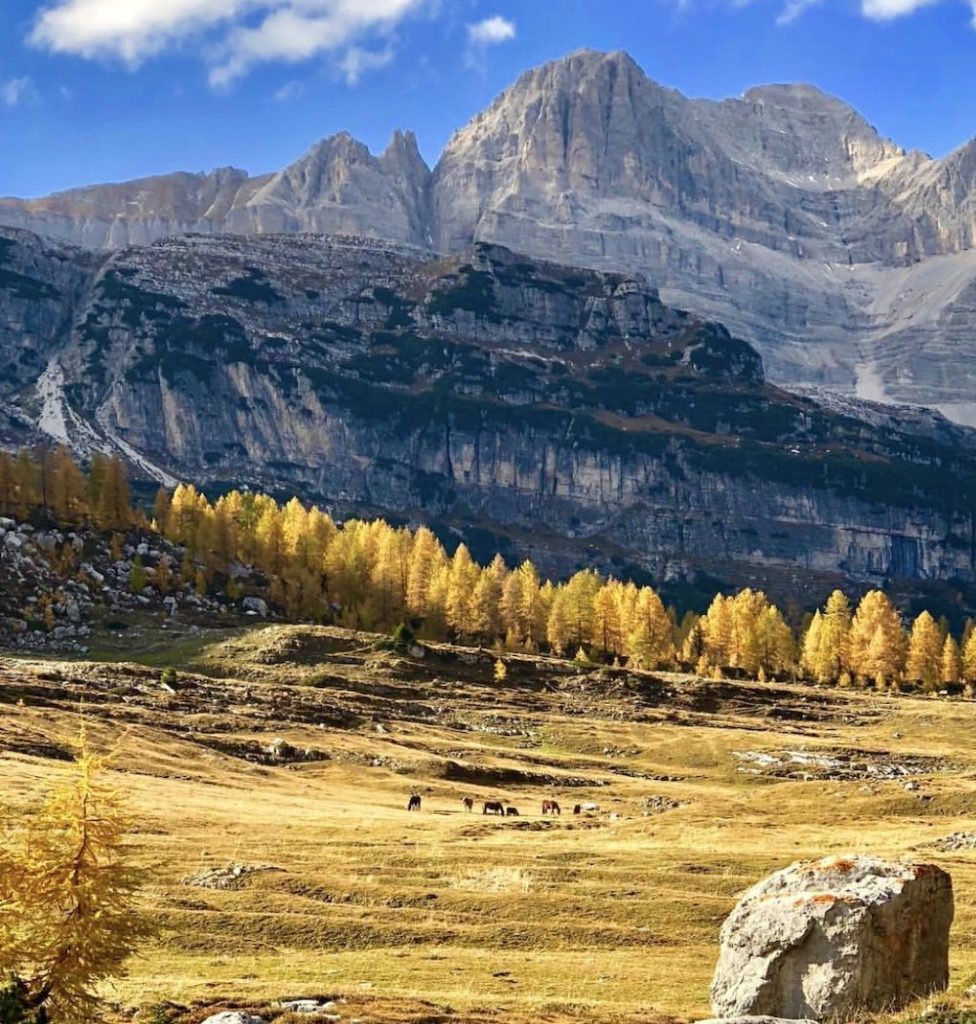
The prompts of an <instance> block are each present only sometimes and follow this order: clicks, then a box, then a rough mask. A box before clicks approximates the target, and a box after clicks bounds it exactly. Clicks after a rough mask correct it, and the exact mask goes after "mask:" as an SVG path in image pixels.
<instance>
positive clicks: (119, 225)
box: [0, 51, 976, 425]
mask: <svg viewBox="0 0 976 1024" xmlns="http://www.w3.org/2000/svg"><path fill="white" fill-rule="evenodd" d="M0 224H6V225H12V226H15V227H20V228H26V229H30V230H33V231H36V232H39V233H41V234H44V235H47V236H50V237H52V238H55V239H59V240H61V241H64V242H69V243H72V244H80V245H85V246H88V247H92V248H108V249H118V248H124V247H125V246H127V245H133V244H139V245H141V244H146V243H149V242H151V241H154V240H157V239H160V238H164V237H167V236H170V235H174V234H180V233H187V232H192V233H200V234H216V233H227V232H233V233H240V234H246V235H252V234H268V233H277V232H283V231H288V232H316V233H329V234H337V233H343V234H354V235H361V236H368V237H372V238H379V239H389V240H392V241H396V242H404V243H409V244H413V245H420V246H430V247H432V248H434V249H436V250H438V251H441V252H445V253H452V252H457V251H460V250H463V249H465V248H467V247H468V246H470V245H471V244H472V243H474V242H478V241H486V242H492V243H497V244H501V245H505V246H507V247H509V248H512V249H515V250H517V251H519V252H524V253H527V254H529V255H531V256H533V257H536V258H539V259H549V260H555V261H558V262H561V263H566V264H571V265H574V266H580V265H582V266H589V267H594V268H599V269H604V270H611V271H621V270H622V271H627V272H640V273H643V274H644V275H646V276H647V277H648V279H649V280H651V281H652V282H653V284H654V285H655V286H656V287H658V288H659V289H660V291H661V294H662V296H663V297H664V299H665V301H666V302H668V303H669V304H672V305H677V306H680V307H682V308H686V309H689V310H691V311H692V312H694V313H696V314H697V315H699V316H702V317H705V318H708V319H715V320H719V321H721V322H722V323H724V324H725V325H726V326H727V327H728V328H729V329H730V330H731V331H732V332H733V333H734V334H736V335H737V336H739V337H742V338H744V339H746V340H747V341H749V342H750V343H751V344H753V345H755V346H756V347H757V348H758V349H759V351H760V353H761V354H762V356H763V358H764V360H765V362H766V365H767V369H768V371H769V373H770V376H771V378H772V379H774V380H776V381H779V382H782V383H787V384H795V383H800V384H808V385H825V386H827V387H830V388H832V389H834V390H837V391H841V392H844V393H848V394H856V395H858V396H859V397H862V398H866V399H876V400H889V401H900V402H913V403H919V404H924V405H929V406H932V407H935V408H938V409H941V410H942V411H944V412H946V413H947V414H948V415H950V416H951V417H952V418H955V419H957V420H958V421H959V422H964V423H970V424H974V425H976V403H974V402H973V399H972V394H973V390H974V387H973V386H974V383H976V353H973V352H972V351H971V350H972V346H971V344H970V333H969V325H970V324H971V323H972V320H973V316H974V315H976V247H974V243H976V238H974V236H976V142H972V143H969V144H968V145H966V146H963V147H962V148H961V149H959V150H958V151H956V152H955V153H952V154H950V155H949V156H947V157H945V158H944V159H941V160H934V159H931V158H930V157H927V156H925V155H924V154H922V153H918V152H905V151H904V150H902V149H901V148H900V147H899V146H898V145H897V144H896V143H894V142H892V141H890V140H887V139H885V138H883V137H881V136H880V135H879V134H878V132H877V131H876V130H875V129H874V128H872V127H871V125H869V124H868V123H867V122H866V121H865V120H864V119H863V118H862V117H861V116H860V115H859V114H858V113H857V112H856V111H855V110H853V109H852V108H851V107H850V106H848V105H847V104H845V103H843V102H842V101H840V100H838V99H836V98H834V97H832V96H828V95H826V94H824V93H822V92H821V91H819V90H818V89H816V88H814V87H812V86H809V85H769V86H762V87H759V88H755V89H750V90H749V91H748V92H746V93H745V94H744V95H743V96H741V97H739V98H737V99H729V100H724V101H721V102H714V101H710V100H697V99H688V98H686V97H684V96H682V95H681V94H680V93H678V92H676V91H674V90H671V89H667V88H664V87H662V86H661V85H658V84H657V83H656V82H654V81H652V80H651V79H650V78H648V77H647V75H645V74H644V72H643V71H642V70H641V69H640V68H639V67H638V66H637V64H636V63H635V62H634V61H633V60H632V59H631V58H630V57H628V56H627V55H626V54H624V53H609V54H608V53H596V52H593V51H581V52H579V53H574V54H571V55H569V56H568V57H565V58H563V59H561V60H557V61H553V62H551V63H549V64H546V65H544V66H542V67H539V68H535V69H533V70H531V71H527V72H526V73H525V74H523V75H522V76H521V77H520V78H519V79H518V81H516V82H515V83H514V84H513V85H512V86H511V88H509V89H507V90H506V91H505V92H503V93H502V94H501V95H500V96H499V97H498V98H497V99H496V100H495V101H494V102H493V103H492V104H491V105H490V106H489V107H488V108H487V109H486V110H485V111H484V112H482V113H481V114H479V115H478V116H477V117H475V118H474V119H473V120H472V121H471V122H470V123H469V124H468V125H466V126H465V127H464V128H462V129H461V130H460V131H458V132H457V133H456V134H455V135H454V137H453V138H452V139H451V140H450V142H449V143H448V145H447V146H446V148H445V150H444V152H443V153H442V155H441V157H440V159H439V161H438V163H437V165H436V167H435V168H434V169H433V171H431V170H430V169H429V168H428V167H427V165H426V163H425V162H424V160H423V158H422V157H421V156H420V153H419V151H418V149H417V144H416V140H415V139H414V138H413V136H412V135H411V134H410V133H405V134H404V133H400V132H397V133H396V134H395V135H394V137H393V140H392V141H391V143H390V145H389V147H388V148H387V149H386V151H385V152H383V153H382V154H380V155H379V156H376V155H374V154H372V153H370V152H369V151H368V150H367V148H366V147H365V146H364V145H362V144H361V143H359V142H357V141H356V140H354V139H353V138H352V137H350V136H349V135H347V134H344V133H342V134H339V135H336V136H333V137H331V138H329V139H326V140H324V141H322V142H320V143H318V144H316V145H315V146H313V147H312V148H311V149H310V150H309V152H308V153H306V154H305V155H304V156H302V157H301V158H299V159H298V160H296V161H295V162H294V163H293V164H291V165H290V166H289V167H287V168H285V169H284V170H282V171H280V172H279V173H276V174H272V175H265V176H263V177H258V178H250V177H248V176H247V174H246V173H245V172H243V171H239V170H236V169H233V168H223V169H219V170H216V171H213V172H212V173H210V174H172V175H167V176H163V177H158V178H150V179H144V180H141V181H135V182H129V183H124V184H120V185H103V186H94V187H90V188H81V189H75V190H71V191H68V192H64V193H59V194H57V195H54V196H49V197H46V198H41V199H34V200H17V199H4V200H0Z"/></svg>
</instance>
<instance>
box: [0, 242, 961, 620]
mask: <svg viewBox="0 0 976 1024" xmlns="http://www.w3.org/2000/svg"><path fill="white" fill-rule="evenodd" d="M0 237H2V232H0ZM85 258H86V259H88V258H89V257H85ZM86 273H87V275H88V276H87V277H86V278H85V280H86V281H87V285H86V287H85V288H84V289H83V291H82V294H81V295H80V297H79V299H78V300H77V302H75V303H74V305H73V307H72V308H73V313H72V314H71V316H70V318H69V324H70V326H69V329H68V330H67V332H66V333H58V332H54V333H52V334H51V335H50V336H48V337H46V340H45V345H46V346H47V348H46V349H45V352H51V353H53V355H52V356H51V360H50V361H49V368H48V369H47V370H45V373H44V374H43V375H42V379H39V380H38V382H37V387H36V389H35V390H34V392H32V391H31V389H30V388H26V389H22V391H21V392H20V393H18V396H17V400H16V402H15V401H11V402H10V403H9V404H8V406H7V408H8V409H9V410H10V414H11V416H14V417H15V418H19V420H20V421H27V422H34V423H36V424H38V426H39V427H40V429H41V430H42V431H44V432H46V433H48V434H49V435H51V436H54V437H57V436H58V434H57V431H58V430H62V429H63V430H64V431H65V432H66V435H67V436H68V439H69V440H70V441H71V443H72V444H74V445H75V446H76V447H77V448H79V449H80V450H82V451H83V450H85V449H86V446H87V447H91V446H93V445H99V446H104V447H108V448H110V449H113V450H116V451H120V452H122V453H124V454H125V456H126V457H127V458H128V459H130V460H131V461H132V462H134V463H135V464H136V465H137V466H139V467H141V468H142V469H143V471H144V472H145V473H146V474H147V475H149V476H152V477H155V478H156V479H157V480H161V481H164V482H165V481H172V480H177V479H187V480H193V481H195V482H197V483H199V484H205V485H210V486H213V487H214V488H220V487H226V486H230V485H237V486H240V485H244V484H246V485H251V486H255V487H260V488H263V489H266V490H270V491H273V492H276V493H280V492H291V493H298V494H300V495H302V496H303V497H305V498H308V499H311V500H316V501H320V502H324V503H325V504H326V505H327V507H328V508H329V509H330V510H331V511H333V512H334V513H335V514H336V515H339V516H345V515H351V514H357V515H364V514H366V515H377V514H393V515H396V516H400V517H402V516H409V517H412V518H414V519H416V520H418V521H426V522H432V521H433V522H435V523H439V524H441V525H443V526H445V527H446V528H450V529H462V530H467V531H471V530H472V529H474V530H477V531H479V532H480V531H484V532H483V533H481V536H482V539H483V545H484V547H483V549H481V550H480V551H479V552H478V553H479V554H481V555H487V556H489V557H490V553H491V550H488V548H489V545H490V548H491V549H492V550H493V549H496V548H498V547H500V548H502V549H503V550H504V551H505V552H506V554H507V555H508V556H509V558H518V557H520V556H522V555H523V554H531V556H532V557H533V558H534V559H536V560H537V561H538V562H539V563H540V564H541V565H542V567H543V568H544V569H545V571H547V572H552V573H563V572H567V571H572V570H574V569H575V568H576V567H578V566H579V565H580V564H594V563H595V564H599V565H602V566H604V567H605V568H607V569H608V570H612V571H615V572H617V573H618V574H619V573H621V572H624V571H628V572H629V571H635V570H640V569H644V570H649V571H651V572H653V573H654V574H655V576H656V578H657V579H659V580H669V579H677V578H686V577H689V576H694V575H695V574H696V573H698V572H700V571H707V572H709V573H711V574H712V575H716V576H718V577H719V578H720V579H722V580H728V581H729V582H730V583H736V584H744V583H746V582H748V583H749V584H750V585H753V586H755V585H759V583H760V582H761V583H762V584H764V585H766V586H767V587H768V588H769V589H770V591H771V592H772V593H773V594H774V595H776V594H777V593H783V592H789V594H790V596H791V598H793V599H795V598H796V596H797V590H796V588H797V586H798V585H799V584H798V583H797V581H796V580H795V579H794V578H793V575H794V574H793V573H792V570H793V569H794V568H795V567H802V568H803V569H804V573H803V574H802V578H803V582H804V583H805V584H808V585H809V586H810V587H811V589H812V591H813V593H812V595H811V596H812V597H813V599H815V600H821V599H822V597H823V593H824V592H825V591H827V590H829V589H830V587H831V586H834V585H837V584H838V583H839V582H841V581H842V580H843V578H848V579H850V578H853V579H856V580H859V581H860V580H863V581H869V582H872V583H877V582H881V581H883V580H884V579H886V578H888V577H891V576H900V577H909V578H914V579H929V580H948V579H956V580H971V579H973V576H974V574H976V571H974V555H973V549H972V546H971V544H970V543H969V538H970V536H971V513H970V508H971V503H970V495H971V493H972V492H973V491H974V490H976V442H974V435H973V434H972V432H971V431H967V430H965V429H962V428H958V427H955V426H953V425H952V424H950V423H948V422H947V421H946V420H945V419H943V418H942V417H940V416H938V415H936V414H932V413H926V412H916V413H914V414H913V415H911V416H909V415H907V414H904V413H901V414H899V415H898V416H893V415H892V414H891V411H890V410H886V409H882V410H877V409H873V408H868V407H864V406H863V405H858V404H857V403H855V402H853V401H851V400H846V399H845V400H843V401H840V400H838V401H837V402H836V403H835V404H836V408H835V407H833V406H825V405H824V404H822V403H821V402H820V401H819V399H816V400H815V399H814V398H811V397H807V396H804V395H794V394H788V393H786V392H784V391H782V390H781V389H779V388H776V387H774V386H772V385H770V384H768V383H767V382H766V380H765V377H764V373H763V366H762V362H761V360H760V359H759V357H758V356H757V354H756V352H755V350H754V349H752V348H751V347H750V346H749V345H747V344H745V343H744V342H742V341H739V340H737V339H736V338H734V337H732V336H731V335H730V334H729V333H728V332H727V331H726V330H725V329H724V328H722V327H721V326H720V325H718V324H714V323H708V322H703V321H701V320H699V319H697V318H696V317H693V316H690V315H688V314H686V313H682V312H680V311H678V310H675V309H673V308H671V307H670V306H668V305H666V304H665V303H663V302H662V301H661V298H660V296H659V295H658V294H657V292H656V291H655V289H653V288H652V287H650V286H649V285H648V283H647V282H646V280H644V279H642V278H640V277H639V276H637V275H628V274H611V273H608V272H599V271H586V270H578V269H574V268H569V267H561V266H557V265H554V264H549V263H543V262H541V261H537V260H531V259H527V258H526V257H522V256H517V255H515V254H513V253H511V252H509V251H507V250H503V249H500V248H498V247H494V246H488V245H478V246H475V247H473V248H472V249H470V250H467V251H465V252H464V253H462V254H459V255H458V256H456V257H451V258H445V259H438V258H434V257H433V256H432V255H431V254H430V253H429V252H425V251H422V250H418V249H415V248H409V247H403V246H394V245H392V244H389V243H379V242H375V241H369V240H365V239H359V240H356V239H349V238H345V239H325V238H322V237H319V236H293V235H276V236H262V237H260V238H242V237H239V236H193V237H186V238H179V239H173V240H169V241H166V242H160V243H156V244H154V245H152V246H149V247H141V248H131V249H127V250H122V251H120V252H116V253H112V254H107V255H104V256H103V257H102V258H101V262H100V263H99V264H98V266H97V268H96V269H95V271H91V270H89V271H86ZM18 308H19V307H16V306H15V305H14V304H11V305H10V306H9V307H8V306H6V305H5V299H4V293H3V291H2V290H0V322H3V321H6V322H8V323H10V324H11V325H12V326H13V327H14V333H16V322H17V321H16V317H17V316H20V315H22V314H21V313H20V312H18ZM8 310H9V311H10V312H9V315H8ZM947 476H951V477H952V479H953V480H954V482H955V486H954V487H953V488H952V490H951V492H949V493H947V491H946V488H945V480H946V479H947ZM525 536H531V537H532V538H533V540H532V545H533V546H532V548H531V549H529V548H528V547H527V546H524V542H521V541H520V540H519V539H518V538H519V537H525ZM777 588H779V589H777Z"/></svg>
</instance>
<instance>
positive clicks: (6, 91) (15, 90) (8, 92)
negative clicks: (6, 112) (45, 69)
mask: <svg viewBox="0 0 976 1024" xmlns="http://www.w3.org/2000/svg"><path fill="white" fill-rule="evenodd" d="M30 84H31V82H30V79H29V78H11V79H8V80H7V81H6V82H0V103H2V104H3V106H5V107H11V108H13V107H16V106H17V105H18V104H19V103H20V101H21V100H22V99H23V98H24V95H25V94H26V92H27V90H28V89H29V88H30Z"/></svg>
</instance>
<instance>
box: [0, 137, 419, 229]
mask: <svg viewBox="0 0 976 1024" xmlns="http://www.w3.org/2000/svg"><path fill="white" fill-rule="evenodd" d="M429 178H430V169H429V168H428V167H427V165H426V164H425V163H424V161H423V158H422V157H421V156H420V153H419V151H418V149H417V141H416V138H415V137H414V135H413V133H412V132H408V133H406V134H404V133H402V132H397V133H396V134H395V135H394V136H393V139H392V140H391V142H390V145H389V147H388V148H387V150H386V151H385V152H384V153H383V154H382V155H381V156H379V157H374V156H373V155H372V154H371V153H370V152H369V150H368V149H367V148H366V147H365V146H364V145H363V144H362V143H361V142H357V141H356V140H355V139H353V138H352V137H351V136H350V135H348V134H346V133H341V134H339V135H335V136H332V137H331V138H329V139H325V140H324V141H322V142H319V143H317V144H316V145H315V146H313V147H312V148H311V149H310V150H309V151H308V153H306V154H305V155H304V156H302V157H301V158H299V159H298V160H296V161H295V163H293V164H291V165H290V166H289V167H286V168H285V169H284V170H283V171H280V172H279V173H277V174H270V175H265V176H263V177H257V178H251V177H249V176H248V174H247V172H246V171H241V170H238V169H237V168H233V167H227V168H221V169H219V170H216V171H212V172H211V173H209V174H185V173H178V174H170V175H164V176H161V177H157V178H144V179H140V180H138V181H132V182H126V183H123V184H119V185H96V186H92V187H89V188H79V189H72V190H71V191H68V192H61V193H58V194H57V195H54V196H49V197H47V198H44V199H37V200H27V201H23V200H16V199H0V224H6V225H10V226H12V227H19V228H27V229H29V230H31V231H34V232H37V233H39V234H42V235H46V236H48V237H50V238H54V239H59V240H63V241H67V242H71V243H74V244H77V245H82V246H86V247H88V248H91V249H122V248H125V247H126V246H129V245H148V244H149V243H151V242H153V241H156V240H157V239H160V238H166V237H168V236H170V235H180V234H187V233H195V234H214V233H217V232H235V233H239V234H245V235H246V234H269V233H275V232H282V231H292V232H302V231H310V232H326V233H330V234H351V235H372V236H375V237H378V238H387V239H391V240H393V241H402V242H412V243H416V244H423V243H424V242H425V240H426V237H427V234H426V231H427V229H426V203H427V197H426V193H427V184H428V180H429Z"/></svg>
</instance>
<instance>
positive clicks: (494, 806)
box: [481, 800, 505, 814]
mask: <svg viewBox="0 0 976 1024" xmlns="http://www.w3.org/2000/svg"><path fill="white" fill-rule="evenodd" d="M481 813H482V814H504V813H505V808H504V807H503V806H502V804H501V803H500V802H499V801H498V800H486V801H485V806H484V810H482V812H481Z"/></svg>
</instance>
